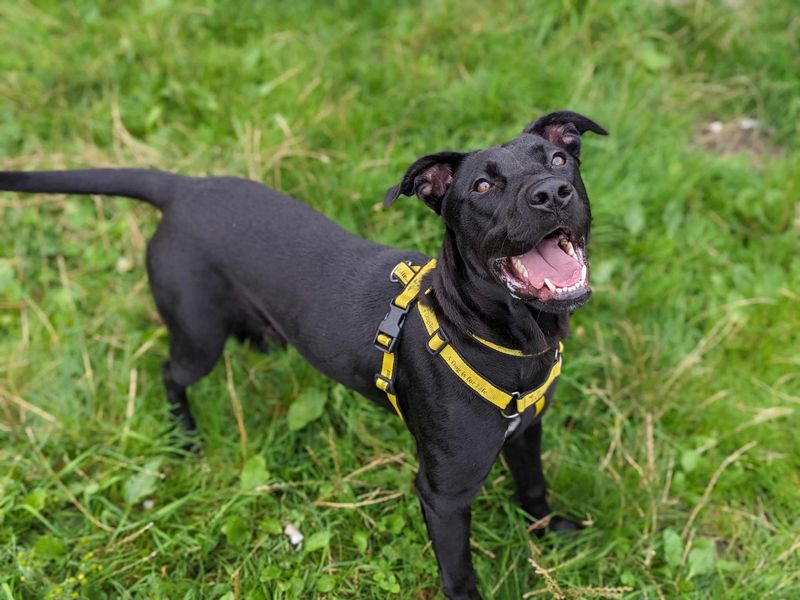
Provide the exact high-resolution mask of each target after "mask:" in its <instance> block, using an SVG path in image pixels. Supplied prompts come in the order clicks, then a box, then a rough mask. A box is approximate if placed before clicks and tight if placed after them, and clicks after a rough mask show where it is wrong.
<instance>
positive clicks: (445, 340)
mask: <svg viewBox="0 0 800 600" xmlns="http://www.w3.org/2000/svg"><path fill="white" fill-rule="evenodd" d="M437 336H438V337H439V338H441V340H442V345H441V346H439V348H438V349H437V350H434V349H433V348H431V340H432V339H433V338H435V337H437ZM449 343H450V336H448V335H447V334H446V333H445V332H444V331H442V329H441V327H439V328H437V329H436V331H434V332H433V333H432V334H431V336H430V337H429V338H428V343H427V344H425V348H426V349H427V350H428V354H430V355H431V356H436V355H438V354H439V353H440V352H441V351H442V350H444V347H445V346H447V344H449Z"/></svg>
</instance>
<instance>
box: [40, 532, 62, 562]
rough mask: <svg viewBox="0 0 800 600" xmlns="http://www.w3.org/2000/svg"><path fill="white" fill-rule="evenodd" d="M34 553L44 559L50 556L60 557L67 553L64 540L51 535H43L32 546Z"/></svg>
mask: <svg viewBox="0 0 800 600" xmlns="http://www.w3.org/2000/svg"><path fill="white" fill-rule="evenodd" d="M33 549H34V550H35V551H36V555H37V556H39V557H40V558H43V559H45V560H49V559H51V558H61V557H62V556H64V555H65V554H66V553H67V545H66V544H65V543H64V540H62V539H60V538H57V537H55V536H52V535H43V536H42V537H40V538H39V539H38V540H36V543H35V544H34V546H33Z"/></svg>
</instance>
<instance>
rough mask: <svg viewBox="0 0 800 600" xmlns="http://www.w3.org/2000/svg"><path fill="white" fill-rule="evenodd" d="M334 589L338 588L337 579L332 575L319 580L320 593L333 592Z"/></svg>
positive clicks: (318, 588) (323, 576)
mask: <svg viewBox="0 0 800 600" xmlns="http://www.w3.org/2000/svg"><path fill="white" fill-rule="evenodd" d="M334 587H336V579H335V578H334V577H333V576H332V575H322V576H321V577H320V578H319V579H317V591H318V592H323V593H324V592H332V591H333V588H334Z"/></svg>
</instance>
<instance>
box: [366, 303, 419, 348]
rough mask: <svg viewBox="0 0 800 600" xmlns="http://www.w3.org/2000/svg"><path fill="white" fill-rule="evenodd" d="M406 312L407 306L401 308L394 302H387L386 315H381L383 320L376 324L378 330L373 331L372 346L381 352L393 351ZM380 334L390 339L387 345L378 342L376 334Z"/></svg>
mask: <svg viewBox="0 0 800 600" xmlns="http://www.w3.org/2000/svg"><path fill="white" fill-rule="evenodd" d="M409 306H410V304H409ZM407 314H408V308H406V309H402V308H400V307H399V306H397V305H396V304H395V303H394V302H389V312H387V313H386V316H385V317H383V321H381V324H380V325H378V331H377V332H376V333H375V338H374V339H373V340H372V344H373V346H375V347H376V348H377V349H378V350H380V351H381V352H387V353H388V352H393V351H394V348H395V346H396V345H397V340H398V339H399V338H400V331H402V329H403V321H405V318H406V315H407ZM381 334H383V335H385V336H386V337H388V338H390V339H391V340H392V341H391V342H389V345H388V346H384V345H383V344H380V343H379V342H378V336H379V335H381Z"/></svg>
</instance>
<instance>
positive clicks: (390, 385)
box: [375, 373, 397, 396]
mask: <svg viewBox="0 0 800 600" xmlns="http://www.w3.org/2000/svg"><path fill="white" fill-rule="evenodd" d="M378 381H384V382H386V389H385V390H383V393H384V394H391V395H392V396H396V395H397V394H396V393H395V390H394V381H393V380H391V379H389V378H388V377H384V376H383V375H381V374H380V373H375V382H376V383H377V382H378Z"/></svg>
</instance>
